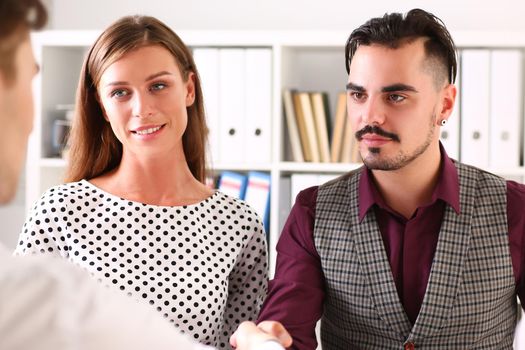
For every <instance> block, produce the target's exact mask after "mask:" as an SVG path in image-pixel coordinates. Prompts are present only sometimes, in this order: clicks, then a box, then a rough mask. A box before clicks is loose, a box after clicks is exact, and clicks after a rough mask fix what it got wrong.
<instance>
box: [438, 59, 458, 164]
mask: <svg viewBox="0 0 525 350" xmlns="http://www.w3.org/2000/svg"><path fill="white" fill-rule="evenodd" d="M455 85H456V89H457V93H456V102H455V103H454V109H453V110H452V113H451V114H450V117H449V118H448V122H447V125H445V126H442V127H441V137H440V139H441V143H442V144H443V147H445V151H446V152H447V155H448V156H449V157H450V158H453V159H456V160H459V122H460V120H461V115H460V106H461V91H460V88H461V69H460V66H459V64H458V73H457V76H456V83H455Z"/></svg>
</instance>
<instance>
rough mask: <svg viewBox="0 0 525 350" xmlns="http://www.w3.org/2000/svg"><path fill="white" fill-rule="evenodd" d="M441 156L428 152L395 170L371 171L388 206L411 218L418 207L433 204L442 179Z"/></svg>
mask: <svg viewBox="0 0 525 350" xmlns="http://www.w3.org/2000/svg"><path fill="white" fill-rule="evenodd" d="M440 164H441V155H440V151H439V149H438V150H437V152H431V153H430V152H429V154H426V155H425V156H421V157H418V158H417V159H415V160H414V161H412V162H411V163H410V164H407V165H406V166H404V167H403V168H401V169H398V170H393V171H383V170H372V175H373V180H374V183H375V185H376V187H377V189H378V191H379V193H380V194H381V196H382V197H383V199H384V201H385V203H386V204H387V205H388V206H389V207H390V208H392V209H393V210H395V211H396V212H398V213H399V214H401V215H402V216H403V217H405V218H407V219H409V218H411V217H412V215H413V214H414V212H415V211H416V209H417V208H419V207H421V206H422V205H425V204H427V203H429V202H430V200H431V198H432V193H433V191H434V188H435V187H436V184H437V181H438V178H439V169H440Z"/></svg>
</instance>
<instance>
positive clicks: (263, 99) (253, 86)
mask: <svg viewBox="0 0 525 350" xmlns="http://www.w3.org/2000/svg"><path fill="white" fill-rule="evenodd" d="M245 54H246V57H245V59H246V71H245V78H246V85H245V91H246V108H245V115H244V117H245V132H246V139H245V146H246V147H245V158H244V161H245V162H250V163H260V164H268V163H270V161H271V154H272V152H271V151H272V149H271V120H272V50H271V49H267V48H263V49H246V51H245ZM237 147H238V146H237Z"/></svg>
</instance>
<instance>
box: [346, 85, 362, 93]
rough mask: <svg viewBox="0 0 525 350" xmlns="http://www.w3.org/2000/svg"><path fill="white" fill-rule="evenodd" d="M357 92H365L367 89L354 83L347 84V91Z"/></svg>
mask: <svg viewBox="0 0 525 350" xmlns="http://www.w3.org/2000/svg"><path fill="white" fill-rule="evenodd" d="M350 90H351V91H357V92H365V88H364V87H362V86H360V85H356V84H354V83H348V84H346V91H350Z"/></svg>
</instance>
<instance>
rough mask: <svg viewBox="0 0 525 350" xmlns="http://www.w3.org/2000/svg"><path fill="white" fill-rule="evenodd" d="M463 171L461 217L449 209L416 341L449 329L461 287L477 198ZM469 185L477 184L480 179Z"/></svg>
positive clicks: (440, 236)
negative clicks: (447, 325) (451, 315)
mask: <svg viewBox="0 0 525 350" xmlns="http://www.w3.org/2000/svg"><path fill="white" fill-rule="evenodd" d="M461 170H462V169H461V168H460V167H458V175H459V181H460V186H459V187H460V194H459V201H460V208H461V213H460V214H459V215H458V214H457V213H456V212H455V211H454V209H453V208H452V207H450V206H449V205H447V206H446V209H445V214H444V217H443V223H442V224H441V230H440V232H439V239H438V244H437V248H436V253H435V255H434V260H433V263H432V268H431V270H430V276H429V281H428V285H427V290H426V292H425V297H424V299H423V304H422V305H421V310H420V312H419V316H418V318H417V320H416V323H415V325H414V328H413V330H412V335H411V336H413V337H415V338H418V337H419V338H421V337H425V336H431V335H432V334H434V333H435V332H437V331H439V330H440V329H441V328H442V327H443V326H444V325H445V323H446V321H447V319H448V317H449V315H450V311H451V309H452V307H453V306H454V305H455V302H454V301H455V299H456V297H457V295H458V290H459V288H460V285H461V280H462V278H461V274H462V272H463V271H464V264H465V258H466V256H467V254H468V248H469V242H470V227H471V221H472V213H473V206H474V198H475V187H473V186H472V185H471V186H468V184H467V183H466V176H467V174H462V171H461ZM469 183H470V184H472V183H476V179H471V180H470V181H469Z"/></svg>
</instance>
